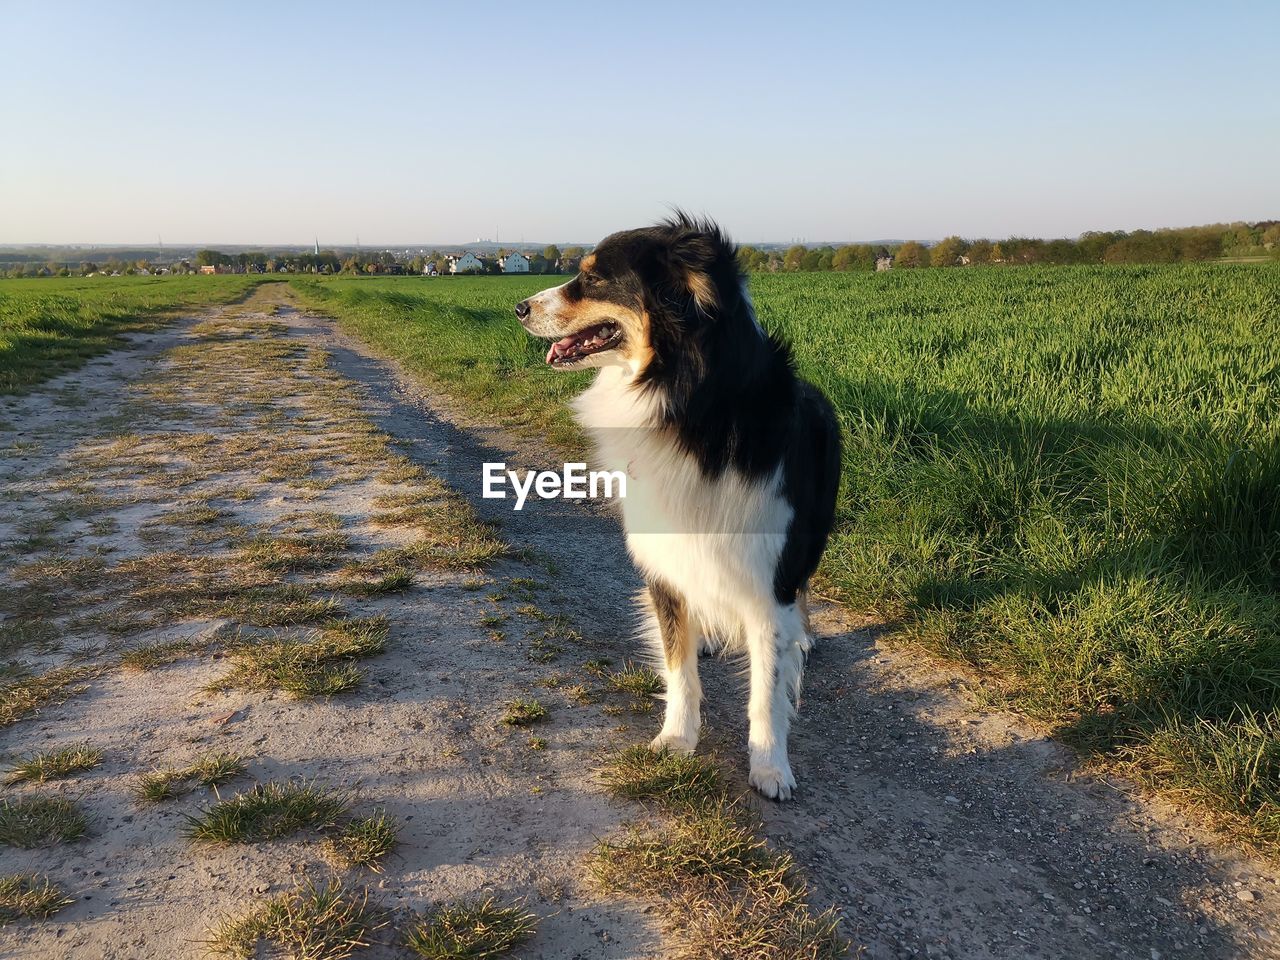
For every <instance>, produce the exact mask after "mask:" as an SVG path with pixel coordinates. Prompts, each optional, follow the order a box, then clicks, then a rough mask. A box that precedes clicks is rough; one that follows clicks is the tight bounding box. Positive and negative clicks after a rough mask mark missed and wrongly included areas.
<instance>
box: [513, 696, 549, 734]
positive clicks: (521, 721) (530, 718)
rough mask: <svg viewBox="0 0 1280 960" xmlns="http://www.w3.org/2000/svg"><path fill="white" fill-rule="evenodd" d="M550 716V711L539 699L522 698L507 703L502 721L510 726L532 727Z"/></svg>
mask: <svg viewBox="0 0 1280 960" xmlns="http://www.w3.org/2000/svg"><path fill="white" fill-rule="evenodd" d="M550 716H551V713H550V711H548V710H547V708H546V707H544V706H543V705H542V704H541V703H539V702H538V701H537V700H534V699H532V698H530V699H525V698H520V699H517V700H512V701H511V702H510V703H508V704H507V710H506V712H505V713H504V714H503V715H502V722H503V723H505V724H506V725H507V726H509V727H531V726H533V725H534V724H535V723H541V722H542V721H544V720H546V719H547V718H548V717H550Z"/></svg>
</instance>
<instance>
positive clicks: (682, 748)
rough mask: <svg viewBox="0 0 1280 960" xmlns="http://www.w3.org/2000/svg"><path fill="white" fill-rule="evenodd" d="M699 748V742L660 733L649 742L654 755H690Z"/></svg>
mask: <svg viewBox="0 0 1280 960" xmlns="http://www.w3.org/2000/svg"><path fill="white" fill-rule="evenodd" d="M697 748H698V741H697V740H694V739H690V738H689V737H682V736H678V735H676V734H672V733H660V734H658V735H657V736H656V737H654V738H653V739H652V740H651V741H649V749H650V750H652V751H653V752H654V753H678V754H684V755H686V756H687V755H688V754H691V753H693V751H694V750H696V749H697Z"/></svg>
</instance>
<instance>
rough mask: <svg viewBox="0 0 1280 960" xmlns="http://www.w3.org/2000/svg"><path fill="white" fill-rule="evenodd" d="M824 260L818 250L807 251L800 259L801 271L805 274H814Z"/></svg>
mask: <svg viewBox="0 0 1280 960" xmlns="http://www.w3.org/2000/svg"><path fill="white" fill-rule="evenodd" d="M821 260H822V254H821V253H820V252H819V251H817V250H806V251H805V252H804V255H803V256H802V257H801V258H800V269H801V270H804V271H805V272H812V271H814V270H817V269H818V264H819V262H821Z"/></svg>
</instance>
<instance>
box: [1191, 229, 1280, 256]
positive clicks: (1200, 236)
mask: <svg viewBox="0 0 1280 960" xmlns="http://www.w3.org/2000/svg"><path fill="white" fill-rule="evenodd" d="M1266 237H1267V235H1266V234H1265V233H1264V234H1263V235H1262V238H1263V240H1264V241H1265V240H1266ZM1277 237H1280V233H1278V234H1277ZM1220 256H1222V234H1221V232H1219V231H1217V230H1195V231H1192V232H1191V233H1190V234H1188V235H1187V236H1186V237H1184V238H1183V241H1182V259H1183V260H1216V259H1217V258H1218V257H1220Z"/></svg>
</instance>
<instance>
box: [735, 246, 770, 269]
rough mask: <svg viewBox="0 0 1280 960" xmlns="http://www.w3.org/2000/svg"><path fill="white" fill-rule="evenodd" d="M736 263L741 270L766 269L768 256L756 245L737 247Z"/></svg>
mask: <svg viewBox="0 0 1280 960" xmlns="http://www.w3.org/2000/svg"><path fill="white" fill-rule="evenodd" d="M738 264H739V265H740V266H741V267H742V269H743V270H747V271H750V272H752V273H757V272H759V271H761V270H766V269H768V265H769V256H768V254H766V253H765V252H764V251H763V250H759V249H757V248H756V247H750V246H748V247H739V248H738Z"/></svg>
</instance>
